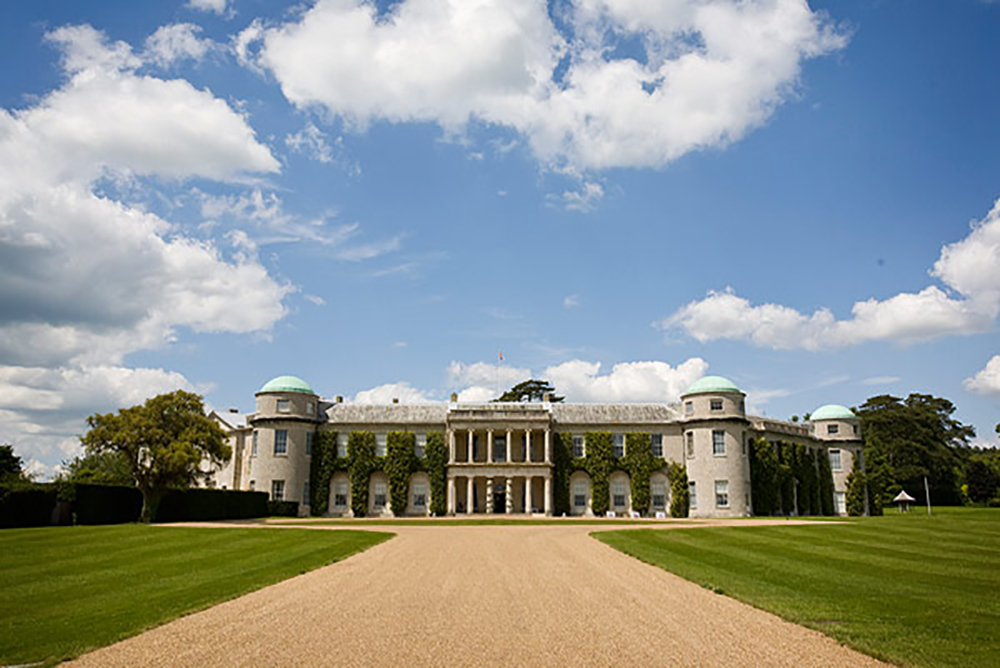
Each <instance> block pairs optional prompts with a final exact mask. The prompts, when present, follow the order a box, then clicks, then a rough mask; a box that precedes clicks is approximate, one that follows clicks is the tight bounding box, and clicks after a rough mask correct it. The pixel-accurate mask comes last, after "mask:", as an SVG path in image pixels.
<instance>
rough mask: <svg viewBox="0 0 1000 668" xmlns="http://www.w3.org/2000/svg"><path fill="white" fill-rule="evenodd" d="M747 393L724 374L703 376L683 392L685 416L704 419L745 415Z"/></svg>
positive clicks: (692, 418)
mask: <svg viewBox="0 0 1000 668" xmlns="http://www.w3.org/2000/svg"><path fill="white" fill-rule="evenodd" d="M744 397H746V395H745V394H743V391H742V390H740V388H738V387H736V383H734V382H733V381H731V380H729V379H728V378H723V377H722V376H703V377H701V378H699V379H698V380H696V381H695V382H694V383H692V384H691V387H689V388H688V389H687V390H686V391H685V392H684V393H683V394H681V399H682V400H683V401H684V418H685V419H688V420H704V419H708V418H725V417H739V418H742V417H744V416H745V409H744V405H743V400H744Z"/></svg>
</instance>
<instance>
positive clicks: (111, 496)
mask: <svg viewBox="0 0 1000 668" xmlns="http://www.w3.org/2000/svg"><path fill="white" fill-rule="evenodd" d="M72 487H73V489H74V490H75V494H74V499H73V502H72V505H71V507H72V512H73V514H74V518H73V523H74V524H126V523H128V522H135V521H136V520H138V519H139V513H140V512H141V511H142V492H140V491H139V490H137V489H136V488H134V487H116V486H109V485H84V484H78V485H74V486H72Z"/></svg>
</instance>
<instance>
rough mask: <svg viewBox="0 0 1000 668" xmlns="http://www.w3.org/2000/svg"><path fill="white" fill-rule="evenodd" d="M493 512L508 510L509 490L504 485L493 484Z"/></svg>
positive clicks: (501, 512)
mask: <svg viewBox="0 0 1000 668" xmlns="http://www.w3.org/2000/svg"><path fill="white" fill-rule="evenodd" d="M493 512H494V513H499V514H503V513H506V512H507V490H506V487H505V486H504V485H494V486H493Z"/></svg>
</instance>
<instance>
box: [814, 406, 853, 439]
mask: <svg viewBox="0 0 1000 668" xmlns="http://www.w3.org/2000/svg"><path fill="white" fill-rule="evenodd" d="M809 421H810V422H811V423H812V425H813V434H814V435H815V436H816V438H818V439H821V440H824V441H858V440H860V439H861V426H860V422H859V420H858V416H857V415H855V414H854V411H852V410H851V409H850V408H848V407H846V406H841V405H839V404H827V405H825V406H820V407H819V408H817V409H816V410H815V411H813V412H812V414H811V415H810V416H809Z"/></svg>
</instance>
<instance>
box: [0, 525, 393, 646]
mask: <svg viewBox="0 0 1000 668" xmlns="http://www.w3.org/2000/svg"><path fill="white" fill-rule="evenodd" d="M391 535H392V534H388V533H375V532H367V531H306V530H303V531H295V530H285V529H282V530H267V529H201V528H177V527H147V526H143V525H135V524H126V525H119V526H100V527H45V528H37V529H4V530H2V531H0V591H2V592H3V594H2V597H0V665H9V664H23V663H33V662H39V661H44V662H47V663H54V662H56V661H58V660H61V659H66V658H70V657H73V656H76V655H78V654H81V653H83V652H85V651H87V650H89V649H94V648H97V647H102V646H104V645H108V644H111V643H113V642H115V641H117V640H121V639H122V638H126V637H128V636H132V635H135V634H136V633H139V632H140V631H142V630H144V629H148V628H150V627H153V626H157V625H159V624H163V623H164V622H167V621H169V620H171V619H174V618H176V617H180V616H181V615H184V614H187V613H191V612H194V611H196V610H201V609H203V608H207V607H209V606H212V605H214V604H216V603H220V602H222V601H225V600H227V599H231V598H235V597H237V596H240V595H242V594H245V593H247V592H250V591H253V590H255V589H260V588H261V587H264V586H266V585H269V584H273V583H275V582H279V581H281V580H284V579H286V578H289V577H292V576H294V575H298V574H300V573H305V572H306V571H310V570H313V569H315V568H318V567H320V566H324V565H326V564H330V563H333V562H335V561H339V560H341V559H344V558H346V557H348V556H350V555H352V554H355V553H356V552H360V551H362V550H365V549H367V548H369V547H372V546H373V545H377V544H378V543H381V542H382V541H384V540H387V539H388V538H389V537H390V536H391Z"/></svg>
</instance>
